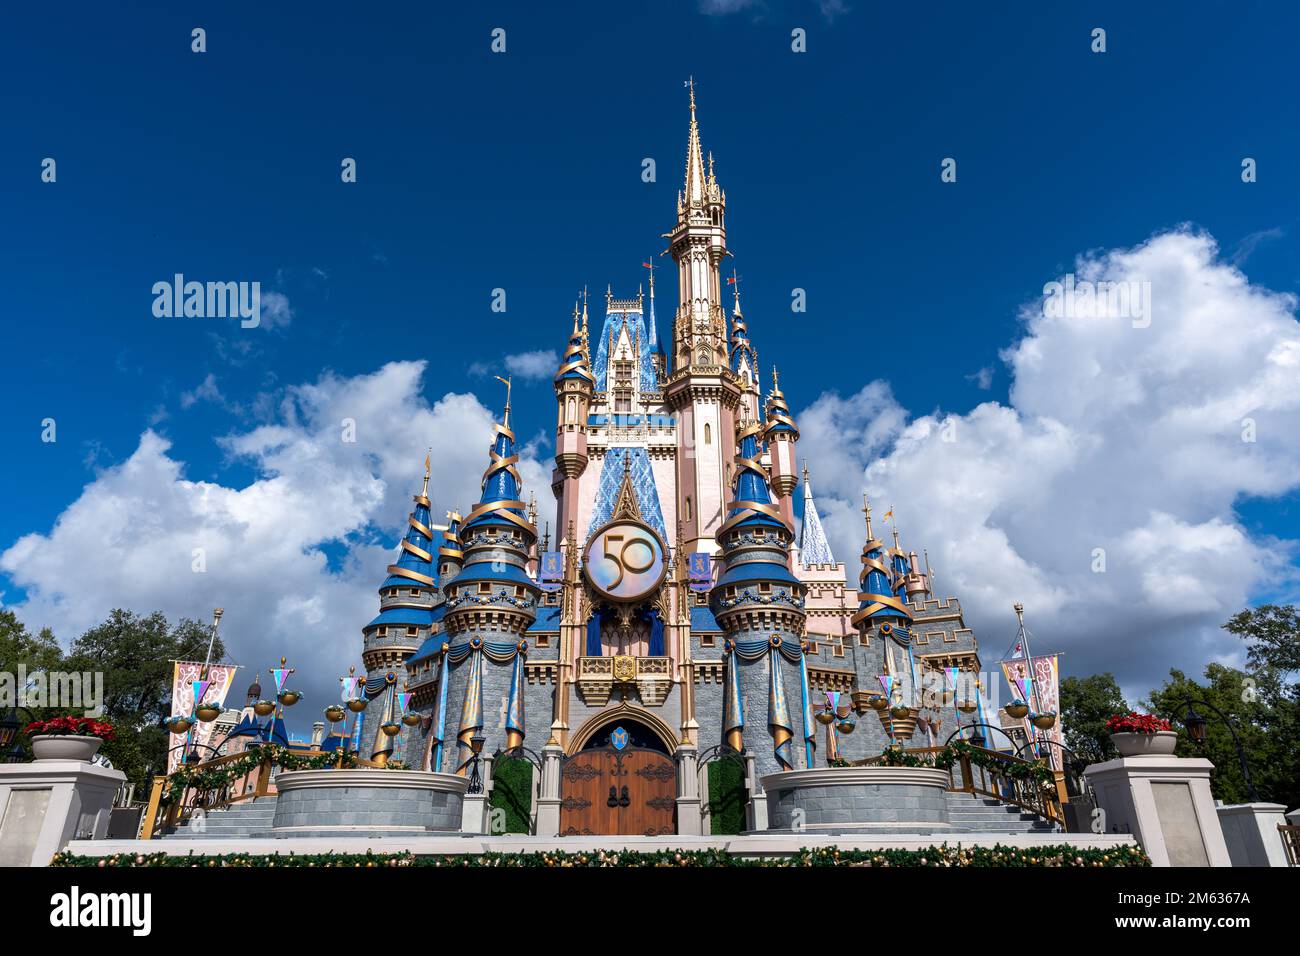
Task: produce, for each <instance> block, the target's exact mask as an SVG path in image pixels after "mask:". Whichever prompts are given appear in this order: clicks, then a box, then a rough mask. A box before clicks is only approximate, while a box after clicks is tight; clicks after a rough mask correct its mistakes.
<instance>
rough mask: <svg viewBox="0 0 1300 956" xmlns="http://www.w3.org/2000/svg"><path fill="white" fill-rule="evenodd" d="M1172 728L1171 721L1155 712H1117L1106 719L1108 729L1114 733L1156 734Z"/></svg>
mask: <svg viewBox="0 0 1300 956" xmlns="http://www.w3.org/2000/svg"><path fill="white" fill-rule="evenodd" d="M1170 729H1172V727H1171V725H1170V723H1169V721H1167V720H1165V719H1164V718H1163V717H1156V716H1155V715H1153V714H1138V713H1128V714H1115V715H1114V716H1113V717H1111V718H1110V719H1109V720H1107V721H1106V730H1107V731H1109V732H1110V733H1112V734H1154V733H1158V732H1159V731H1162V730H1170Z"/></svg>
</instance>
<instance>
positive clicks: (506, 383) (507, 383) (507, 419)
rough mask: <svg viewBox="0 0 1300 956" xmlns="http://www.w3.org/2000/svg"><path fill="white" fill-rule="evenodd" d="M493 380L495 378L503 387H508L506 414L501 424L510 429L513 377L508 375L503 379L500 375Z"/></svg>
mask: <svg viewBox="0 0 1300 956" xmlns="http://www.w3.org/2000/svg"><path fill="white" fill-rule="evenodd" d="M493 378H495V379H496V380H497V381H498V382H500V383H501V384H502V385H504V386H505V387H506V412H505V417H504V420H503V421H502V422H501V424H502V426H503V427H505V428H509V427H510V381H511V378H512V376H509V375H507V376H506V377H505V378H502V377H501V376H500V375H494V376H493Z"/></svg>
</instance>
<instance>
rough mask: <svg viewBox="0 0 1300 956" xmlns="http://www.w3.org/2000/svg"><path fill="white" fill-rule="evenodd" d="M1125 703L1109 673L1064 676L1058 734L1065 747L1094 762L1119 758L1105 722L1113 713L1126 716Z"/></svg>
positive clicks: (1126, 705) (1126, 706)
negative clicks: (1061, 736)
mask: <svg viewBox="0 0 1300 956" xmlns="http://www.w3.org/2000/svg"><path fill="white" fill-rule="evenodd" d="M1128 711H1129V705H1128V701H1126V700H1125V699H1124V694H1123V693H1122V692H1121V691H1120V689H1119V684H1118V683H1116V681H1115V675H1114V674H1111V673H1105V674H1093V675H1092V676H1091V677H1067V678H1065V679H1064V680H1062V681H1061V731H1062V733H1063V734H1064V735H1065V745H1066V746H1067V747H1069V748H1070V749H1071V750H1073V751H1075V752H1076V753H1077V754H1079V756H1080V757H1083V758H1085V759H1087V758H1088V757H1089V756H1091V757H1092V759H1093V760H1094V761H1096V762H1100V761H1102V760H1110V759H1111V758H1112V757H1118V756H1119V751H1117V750H1116V749H1115V745H1114V744H1112V743H1111V742H1110V731H1108V730H1107V729H1106V720H1107V719H1108V718H1109V717H1110V716H1111V715H1112V714H1126V713H1128Z"/></svg>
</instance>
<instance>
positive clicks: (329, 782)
mask: <svg viewBox="0 0 1300 956" xmlns="http://www.w3.org/2000/svg"><path fill="white" fill-rule="evenodd" d="M468 785H469V783H468V781H467V780H466V779H465V778H464V777H458V776H455V775H454V774H447V773H428V772H423V771H415V770H376V769H364V770H337V769H330V770H293V771H286V772H284V773H281V774H279V775H278V776H277V777H276V778H275V786H276V790H277V791H279V796H278V797H277V798H276V801H275V816H274V818H273V820H272V824H271V829H270V830H269V831H267V832H266V833H262V834H254V836H255V837H257V836H269V837H272V838H274V839H276V840H277V841H278V840H283V839H287V838H290V837H310V838H324V839H332V838H334V837H336V836H341V837H347V836H352V835H354V834H355V835H357V836H362V837H365V838H367V839H377V838H383V837H389V836H405V835H411V836H419V835H421V834H427V833H430V832H442V833H454V832H456V831H458V830H460V826H461V817H462V804H463V802H464V796H465V789H466V788H467V787H468ZM211 842H212V841H205V844H207V843H211Z"/></svg>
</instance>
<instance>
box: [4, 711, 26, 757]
mask: <svg viewBox="0 0 1300 956" xmlns="http://www.w3.org/2000/svg"><path fill="white" fill-rule="evenodd" d="M19 710H21V711H23V712H24V713H25V714H27V719H28V722H30V721H31V717H32V712H31V711H30V710H28V709H27V708H26V707H18V706H14V707H10V708H9V710H8V712H6V713H5V715H4V719H2V720H0V760H2V761H3V762H4V763H23V762H24V761H25V760H26V759H27V751H25V750H23V745H22V744H20V743H19V742H18V732H19V731H20V730H22V726H23V725H22V722H21V721H20V720H19V719H18V711H19ZM11 744H12V747H11V746H10V745H11Z"/></svg>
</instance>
